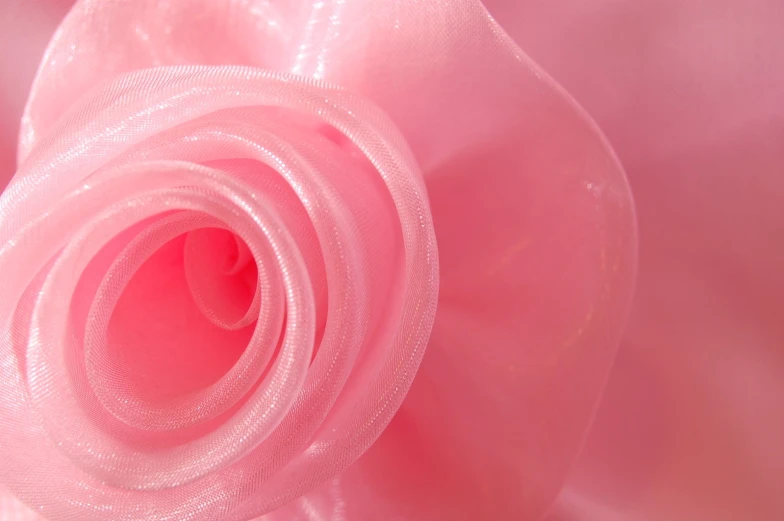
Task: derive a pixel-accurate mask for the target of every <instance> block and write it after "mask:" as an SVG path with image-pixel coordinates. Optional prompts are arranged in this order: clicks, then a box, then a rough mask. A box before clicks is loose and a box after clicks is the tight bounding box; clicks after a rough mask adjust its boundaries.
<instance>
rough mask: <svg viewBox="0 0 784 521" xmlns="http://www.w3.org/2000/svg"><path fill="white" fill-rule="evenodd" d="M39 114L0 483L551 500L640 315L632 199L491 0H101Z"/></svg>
mask: <svg viewBox="0 0 784 521" xmlns="http://www.w3.org/2000/svg"><path fill="white" fill-rule="evenodd" d="M15 7H16V10H17V11H16V12H17V13H25V12H30V11H25V9H28V10H30V9H33V10H35V9H37V7H31V5H30V4H25V3H20V4H18V5H16V6H15ZM57 8H60V7H59V6H57ZM6 20H11V19H10V18H7V19H6ZM22 41H24V38H21V37H20V42H22ZM31 54H34V53H32V52H31ZM6 63H7V64H8V65H6ZM9 66H10V67H9ZM16 67H18V63H17V62H5V63H4V65H3V69H4V70H3V74H4V76H3V77H7V78H12V77H14V74H13V71H17V69H16ZM9 71H11V72H9ZM17 72H18V71H17ZM5 134H11V132H6V133H4V135H5ZM19 136H20V138H19V144H18V149H17V152H16V163H17V165H18V167H17V168H16V173H15V174H14V176H13V179H12V180H11V182H10V184H9V185H8V187H7V188H6V190H5V192H4V193H3V195H2V198H1V199H0V244H2V246H1V248H2V249H0V274H2V277H1V279H0V286H2V290H0V295H2V300H0V320H2V339H1V340H0V349H2V351H0V361H1V362H2V363H1V364H0V373H1V374H0V454H2V459H3V464H2V466H0V483H2V484H3V485H4V486H5V487H6V488H7V489H8V490H9V491H10V492H11V493H13V494H14V495H15V496H16V497H18V498H19V499H21V501H22V502H23V503H25V504H26V505H27V506H28V507H29V508H30V512H31V513H30V515H31V516H34V515H36V516H38V515H40V516H44V517H45V518H47V519H51V520H54V521H57V520H64V521H70V520H80V521H82V520H103V519H112V520H115V521H130V520H161V521H163V520H194V521H196V520H218V519H219V520H222V521H223V520H226V521H232V520H236V521H244V520H248V519H251V518H256V517H258V516H264V517H263V519H267V520H273V521H279V520H284V519H285V520H292V519H294V520H299V519H302V520H306V519H307V520H311V519H320V518H326V519H345V520H373V519H389V520H391V519H401V520H412V521H413V520H422V521H424V520H433V519H443V520H450V521H451V520H455V521H460V520H469V519H470V520H473V519H499V520H505V519H508V520H517V519H537V518H539V517H541V516H542V515H544V514H545V513H546V511H547V510H548V509H549V508H550V507H551V505H552V504H553V501H554V499H555V498H556V496H557V494H558V493H559V491H560V490H561V489H562V486H563V483H564V480H565V477H566V475H567V472H568V470H569V468H570V466H571V464H572V462H573V460H574V458H575V456H576V454H577V452H578V450H579V448H580V446H581V444H582V443H583V441H584V438H585V435H586V433H587V429H588V427H589V424H590V422H591V419H592V417H593V415H594V411H595V408H596V404H597V403H598V400H599V396H600V394H601V390H602V388H603V385H604V382H605V379H606V376H607V373H608V371H609V369H610V366H611V364H612V362H613V359H614V356H615V348H616V345H617V343H618V340H619V338H620V333H621V329H622V327H623V324H624V322H625V317H626V312H627V308H628V305H629V301H630V296H631V290H632V285H633V280H634V267H635V260H636V230H635V223H634V213H633V207H632V204H631V198H630V195H629V190H628V187H627V184H626V180H625V177H624V175H623V172H622V170H621V168H620V166H619V163H618V161H617V160H616V158H615V156H614V154H613V152H612V151H611V150H610V148H609V146H608V144H607V143H606V141H605V140H604V138H603V137H602V135H601V134H600V133H599V131H598V130H597V128H596V126H595V125H594V124H593V122H592V121H591V120H590V119H589V118H588V117H587V116H586V115H585V114H584V113H583V112H582V110H581V109H580V108H579V107H577V105H576V104H575V103H574V102H573V101H572V100H571V98H570V97H569V96H568V95H567V94H565V93H564V91H563V90H562V89H561V88H560V87H559V86H558V85H557V84H556V83H555V82H553V81H552V80H551V79H550V78H549V77H548V76H547V74H546V73H545V72H543V71H542V70H541V69H540V68H539V67H538V66H537V65H535V64H533V63H532V62H531V61H530V59H529V58H528V57H527V56H526V55H525V54H523V52H522V51H521V50H520V48H519V47H518V46H517V45H516V44H515V43H513V41H512V40H511V39H510V38H509V37H508V36H507V35H506V34H505V33H504V31H503V30H502V29H501V28H500V27H499V25H498V24H497V23H496V22H495V20H493V19H492V18H491V17H490V16H489V15H488V13H487V11H486V10H485V8H484V6H483V5H482V4H480V3H479V2H476V1H471V0H459V1H449V2H446V1H444V2H441V1H430V2H417V3H412V2H404V1H389V0H384V1H382V0H340V1H337V0H336V1H323V2H312V1H294V2H292V1H261V0H256V1H231V2H224V1H222V2H218V1H215V0H176V1H174V0H172V1H166V2H161V1H152V0H141V1H140V0H111V1H106V0H87V1H79V2H77V3H76V4H75V5H74V6H73V7H72V8H71V10H70V12H69V14H68V15H67V17H66V18H65V20H64V21H63V23H62V25H61V26H60V28H59V29H58V31H57V32H56V34H55V35H54V38H53V40H52V41H51V43H50V45H49V47H48V50H47V51H46V54H45V55H44V56H43V59H42V63H41V68H40V69H39V71H38V73H37V76H36V79H35V82H34V83H33V85H32V88H31V90H30V93H29V101H28V103H27V106H26V108H25V110H24V114H23V118H22V124H21V130H20V133H19ZM5 145H6V144H5V143H4V146H5ZM3 150H6V151H7V150H8V148H4V149H3ZM8 157H9V154H8V153H6V157H4V158H3V160H4V162H3V164H4V165H5V164H10V160H9V159H8ZM8 173H10V171H9V172H8ZM4 174H5V172H4ZM393 416H394V420H393V419H392V418H393Z"/></svg>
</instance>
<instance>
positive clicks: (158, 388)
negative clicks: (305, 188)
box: [107, 228, 257, 403]
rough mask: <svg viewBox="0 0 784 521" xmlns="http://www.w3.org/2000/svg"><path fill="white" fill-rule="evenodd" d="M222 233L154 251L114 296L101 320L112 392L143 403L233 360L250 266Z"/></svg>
mask: <svg viewBox="0 0 784 521" xmlns="http://www.w3.org/2000/svg"><path fill="white" fill-rule="evenodd" d="M247 251H248V249H247V246H246V245H245V243H244V242H242V240H241V239H239V238H237V237H236V236H235V235H234V234H233V233H231V232H229V231H227V230H221V229H216V228H203V229H199V230H195V231H192V232H190V233H187V234H182V235H179V236H177V237H175V238H173V239H172V240H170V241H169V242H167V243H166V244H165V245H164V246H163V247H162V248H160V249H159V250H157V251H156V252H155V253H154V254H153V255H152V256H151V257H150V258H149V259H148V260H147V261H146V262H144V264H143V265H142V266H141V267H140V268H139V270H138V271H137V272H136V273H135V274H134V275H133V276H132V278H131V279H130V282H129V283H128V285H127V286H126V288H125V290H124V291H123V293H122V296H121V297H120V299H119V301H118V303H117V306H116V307H115V309H114V311H113V313H112V316H111V318H110V321H109V329H108V332H107V333H108V338H107V340H108V345H107V348H108V350H107V355H108V356H107V362H109V364H110V368H108V369H109V373H110V374H112V375H114V378H113V379H114V380H115V381H114V384H115V385H116V387H117V391H119V392H123V393H130V394H132V395H134V397H135V398H137V399H140V400H142V401H144V402H147V403H155V402H158V401H165V400H167V399H170V398H172V397H176V396H180V395H183V394H186V393H189V392H193V391H196V390H199V389H203V388H205V387H207V386H209V385H211V384H213V383H214V382H216V381H218V380H219V379H220V378H221V377H222V376H223V375H224V374H225V373H226V372H227V371H228V370H229V369H230V368H231V367H232V366H233V365H234V364H235V363H236V362H237V360H238V359H239V357H240V356H241V354H242V352H243V351H244V349H245V348H246V346H247V345H248V342H249V339H250V337H251V335H252V333H253V322H252V321H248V323H247V324H245V325H244V326H242V327H232V325H234V324H237V323H238V322H239V321H240V320H241V319H242V317H243V316H244V315H245V314H246V313H247V311H248V309H249V308H250V306H251V303H252V301H253V297H254V294H255V291H256V284H257V282H256V278H257V269H256V264H255V262H253V259H252V257H251V256H250V254H249V253H243V252H247Z"/></svg>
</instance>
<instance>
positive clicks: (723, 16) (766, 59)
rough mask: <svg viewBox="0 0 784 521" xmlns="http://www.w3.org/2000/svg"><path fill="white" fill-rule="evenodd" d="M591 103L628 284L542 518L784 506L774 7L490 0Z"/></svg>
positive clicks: (762, 511) (777, 21)
mask: <svg viewBox="0 0 784 521" xmlns="http://www.w3.org/2000/svg"><path fill="white" fill-rule="evenodd" d="M488 5H489V7H490V8H491V10H492V11H493V12H494V13H495V14H496V16H497V17H498V19H499V21H500V22H501V23H502V24H503V25H504V26H505V27H507V28H508V29H509V30H510V31H512V33H513V34H514V36H515V37H516V38H517V41H518V42H519V43H520V44H521V45H522V46H523V47H524V48H525V49H526V50H528V51H530V52H531V54H532V55H533V56H534V57H536V58H537V59H538V60H540V61H541V63H543V64H544V65H545V66H546V67H547V68H548V70H550V71H551V72H552V73H553V74H554V76H555V77H556V78H558V79H559V80H561V81H563V83H564V84H565V85H566V86H567V87H568V88H569V89H570V90H571V92H573V93H574V94H575V96H576V97H577V99H578V100H580V101H581V102H582V103H584V104H585V106H586V107H587V108H588V109H589V110H590V111H591V113H592V114H594V115H595V116H596V117H597V119H598V121H599V123H600V124H601V125H602V127H603V128H604V129H605V130H606V131H607V133H608V135H609V137H610V139H611V141H612V142H613V144H614V145H615V146H616V149H617V151H618V153H619V155H620V157H621V159H622V160H623V162H624V165H625V166H626V169H627V172H628V173H629V177H630V180H631V184H632V188H633V189H634V190H635V195H636V200H637V203H638V211H639V221H640V231H641V236H640V240H641V257H640V280H639V283H638V293H637V297H636V301H635V304H634V307H633V314H632V318H631V322H630V327H629V330H628V333H627V334H626V337H625V340H624V342H623V347H622V349H621V352H620V355H619V361H618V364H617V365H616V366H615V369H614V370H613V373H612V376H611V379H610V383H609V387H608V390H607V395H606V398H605V400H604V402H603V405H602V407H601V409H600V412H599V415H598V417H597V423H596V425H595V428H594V431H593V433H592V435H591V437H590V440H589V443H588V445H587V447H586V450H585V452H584V454H583V456H582V458H581V459H580V461H579V463H578V465H577V467H576V469H575V472H574V473H573V475H572V478H571V480H570V484H569V487H568V488H567V489H566V490H565V492H564V493H563V494H562V496H561V498H560V501H559V506H558V508H557V510H556V512H555V513H554V515H553V517H552V521H556V520H557V521H566V520H568V521H576V520H580V521H594V520H601V521H607V520H615V519H623V520H629V521H664V520H667V521H681V520H696V519H715V520H721V521H740V520H751V519H754V520H761V521H762V520H764V521H767V520H774V519H782V518H784V500H782V496H781V494H780V490H781V486H782V483H784V449H782V447H783V446H782V442H781V440H782V439H784V410H783V409H782V406H781V405H782V403H784V378H782V376H784V349H783V348H782V347H783V346H784V326H783V325H782V324H784V320H783V318H784V317H783V316H782V311H781V299H782V295H784V276H783V275H782V271H781V266H782V265H784V244H783V243H782V241H781V240H780V239H781V232H782V230H784V211H782V202H784V177H782V175H781V174H782V172H784V147H782V145H781V144H782V142H784V98H782V92H784V71H783V69H782V67H781V64H782V63H784V45H783V44H782V40H781V36H780V33H781V32H780V28H781V26H782V24H784V9H782V5H781V2H778V1H776V0H753V1H741V0H721V1H711V2H707V1H699V0H689V1H683V0H669V1H658V0H656V1H654V0H635V1H631V0H629V1H625V0H620V1H619V0H612V1H610V0H608V1H601V2H590V3H586V2H579V1H570V0H559V1H555V2H547V3H546V4H545V3H541V2H532V1H522V2H512V1H507V2H504V1H501V0H488Z"/></svg>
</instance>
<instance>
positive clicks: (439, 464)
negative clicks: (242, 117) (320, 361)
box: [21, 0, 635, 520]
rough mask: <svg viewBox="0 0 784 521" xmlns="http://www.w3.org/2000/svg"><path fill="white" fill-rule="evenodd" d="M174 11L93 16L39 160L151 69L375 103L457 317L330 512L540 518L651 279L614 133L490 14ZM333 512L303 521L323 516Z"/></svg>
mask: <svg viewBox="0 0 784 521" xmlns="http://www.w3.org/2000/svg"><path fill="white" fill-rule="evenodd" d="M161 5H162V4H160V3H159V2H152V1H149V0H146V1H139V0H133V1H130V0H123V1H116V2H99V1H96V0H86V1H82V2H80V3H79V4H78V5H77V7H76V9H75V10H74V11H73V13H72V14H71V16H70V17H69V18H68V20H67V21H66V23H65V24H64V26H63V27H62V28H61V30H60V32H59V33H58V36H57V38H56V40H55V42H54V44H53V46H52V47H51V48H50V50H49V51H48V54H47V58H46V62H45V64H44V67H43V68H42V70H41V73H40V75H39V77H38V80H37V83H36V86H35V89H34V92H33V97H32V98H31V101H30V104H29V105H28V111H27V119H26V121H25V124H26V127H25V133H24V136H23V140H22V143H21V151H22V154H25V153H26V152H28V151H29V150H30V149H31V147H32V146H34V144H35V142H36V140H37V139H38V138H39V137H40V136H41V135H43V134H45V133H46V132H47V130H48V129H49V128H50V126H51V125H52V124H53V123H54V120H55V119H56V118H57V117H58V116H59V115H60V114H63V113H64V112H65V111H66V110H67V108H68V107H69V106H70V105H71V104H72V103H73V101H74V100H75V99H76V98H77V97H78V96H79V95H80V94H81V93H82V92H83V91H84V90H85V89H87V88H89V87H90V86H92V85H93V84H95V83H97V82H100V81H103V80H105V79H108V78H111V77H113V76H114V75H115V74H117V73H119V72H125V71H127V70H130V69H135V68H140V67H147V66H152V65H161V64H171V63H194V62H198V63H243V64H252V65H257V66H262V67H269V68H273V69H278V70H281V69H286V70H292V71H294V72H297V73H299V74H304V75H309V76H313V77H316V78H323V79H326V80H329V81H331V82H335V83H338V84H340V85H342V86H344V87H346V88H348V89H350V90H353V91H356V92H359V93H360V94H362V95H364V96H366V97H369V98H370V99H371V100H373V101H374V102H375V103H376V104H378V105H379V106H381V107H382V108H383V109H384V110H385V111H386V112H387V113H388V114H389V115H390V116H391V117H392V119H393V120H394V121H395V123H397V125H398V126H399V127H400V128H401V129H402V131H403V133H404V135H405V136H406V138H407V139H408V142H409V145H410V146H411V148H412V149H413V151H414V153H415V155H416V157H417V159H418V161H419V163H420V165H421V166H422V167H423V169H424V170H425V178H426V183H427V185H428V189H429V191H430V196H431V204H432V210H433V214H434V220H435V225H436V233H437V235H438V238H439V243H440V250H441V259H442V281H441V287H442V298H441V301H440V310H439V315H438V317H437V322H436V326H435V331H434V334H433V337H432V338H433V339H432V342H431V345H430V347H429V352H428V355H427V356H426V359H425V361H424V364H423V367H422V368H421V374H420V376H419V377H418V378H417V380H416V381H415V384H414V388H413V389H412V391H411V393H410V396H409V398H408V399H407V401H406V404H405V405H404V408H403V410H402V411H401V413H400V415H399V416H398V418H397V420H395V422H393V424H392V426H391V427H390V429H389V431H388V432H387V433H386V434H385V435H384V437H383V438H382V440H381V441H380V442H379V443H378V444H377V445H376V446H375V447H374V448H373V449H372V451H371V453H369V454H368V455H367V456H366V457H365V458H363V459H362V460H360V462H359V463H358V464H356V465H355V466H353V467H352V468H351V469H350V470H349V471H348V472H347V473H346V474H345V475H344V476H341V477H340V478H338V479H337V480H336V481H335V482H333V483H330V484H329V485H328V487H327V488H329V489H330V490H331V492H330V493H331V494H332V496H330V497H333V496H335V497H337V498H338V499H337V501H338V503H339V504H340V505H344V507H342V508H343V510H342V512H344V515H345V516H346V518H347V519H357V520H359V519H374V518H378V517H379V516H383V518H385V519H407V520H409V519H410V520H419V519H422V520H424V519H433V518H434V516H435V518H444V519H450V520H451V519H454V520H462V519H476V518H493V519H501V520H504V519H510V520H511V519H519V518H521V517H536V516H537V515H539V514H541V513H542V512H543V510H544V509H545V508H546V507H547V505H548V504H549V503H550V501H551V499H552V497H553V496H554V495H555V494H556V492H557V490H558V488H559V487H560V484H561V482H562V479H563V476H564V474H565V473H566V470H567V467H568V466H569V463H570V461H571V460H572V458H573V456H574V454H575V452H576V451H577V449H578V447H579V445H580V443H581V440H582V438H583V436H584V434H585V430H586V428H587V426H588V423H589V421H590V419H591V416H592V413H593V409H594V406H595V403H596V401H597V399H598V396H599V393H600V391H601V388H602V386H603V383H604V378H605V375H606V372H607V371H608V369H609V366H610V364H611V363H612V360H613V356H614V352H615V345H616V343H617V339H618V336H619V333H620V329H621V327H622V325H623V322H624V317H625V311H626V306H627V303H628V300H629V296H630V293H631V286H632V279H633V272H634V269H633V267H634V253H635V232H634V223H633V211H632V205H631V201H630V196H629V192H628V188H627V186H626V183H625V179H624V176H623V174H622V172H621V169H620V167H619V165H618V163H617V161H616V160H615V158H614V156H613V154H612V152H611V151H610V150H609V148H608V146H607V145H606V143H605V142H604V140H603V139H602V137H601V135H600V134H599V133H598V131H597V130H596V128H595V126H594V125H593V124H592V123H591V122H590V120H588V119H587V118H586V117H585V116H584V114H583V113H582V112H581V111H580V109H578V108H577V107H576V106H575V104H574V103H573V102H572V101H571V100H570V99H569V98H568V97H567V96H566V95H564V94H563V93H562V92H561V90H560V89H559V87H558V86H557V85H555V84H554V82H552V80H550V79H549V78H548V77H547V76H546V75H545V74H544V73H543V72H542V71H541V70H539V69H538V67H536V66H535V65H533V64H532V63H531V62H530V60H529V59H528V58H527V57H526V56H525V55H523V53H522V52H521V51H520V50H519V49H518V48H517V47H516V46H515V45H514V44H513V43H511V41H510V40H509V39H508V38H507V37H506V36H505V34H503V32H502V31H501V30H500V29H499V28H498V27H497V26H496V25H495V23H494V22H493V20H492V19H490V18H489V17H488V16H487V14H486V12H485V11H484V8H483V7H482V6H481V5H480V4H479V3H478V2H476V1H471V0H461V1H450V2H444V1H433V2H429V3H427V4H417V5H416V6H413V7H412V4H411V3H408V2H403V1H388V0H386V1H382V0H371V1H368V0H362V1H360V0H348V1H345V0H343V1H336V0H331V1H324V2H316V3H310V2H301V3H300V2H295V3H291V2H263V1H257V2H231V3H229V4H218V3H215V2H207V1H205V0H199V1H197V0H183V1H182V2H174V3H170V4H163V5H165V8H161V7H160V6H161ZM218 6H220V7H218ZM87 20H89V23H86V21H87ZM204 35H209V38H207V37H205V36H204ZM74 41H79V42H85V45H82V46H81V47H77V48H76V49H73V48H71V47H70V43H71V42H74ZM207 42H209V43H207ZM336 491H337V492H336ZM320 498H322V495H320V494H319V493H316V494H314V495H313V496H312V497H310V498H306V500H304V501H305V502H304V503H301V504H298V505H292V507H291V508H294V509H302V508H306V507H304V506H303V505H304V504H308V505H318V504H321V505H322V506H321V507H319V506H316V507H312V508H315V509H316V511H317V512H318V513H321V514H323V513H324V508H326V507H325V506H324V505H327V504H328V503H324V502H322V503H318V501H319V500H320ZM308 502H309V503H308ZM308 508H311V507H308ZM284 513H285V514H286V515H287V514H288V513H290V511H289V512H281V513H280V515H284ZM300 515H305V514H300Z"/></svg>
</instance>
